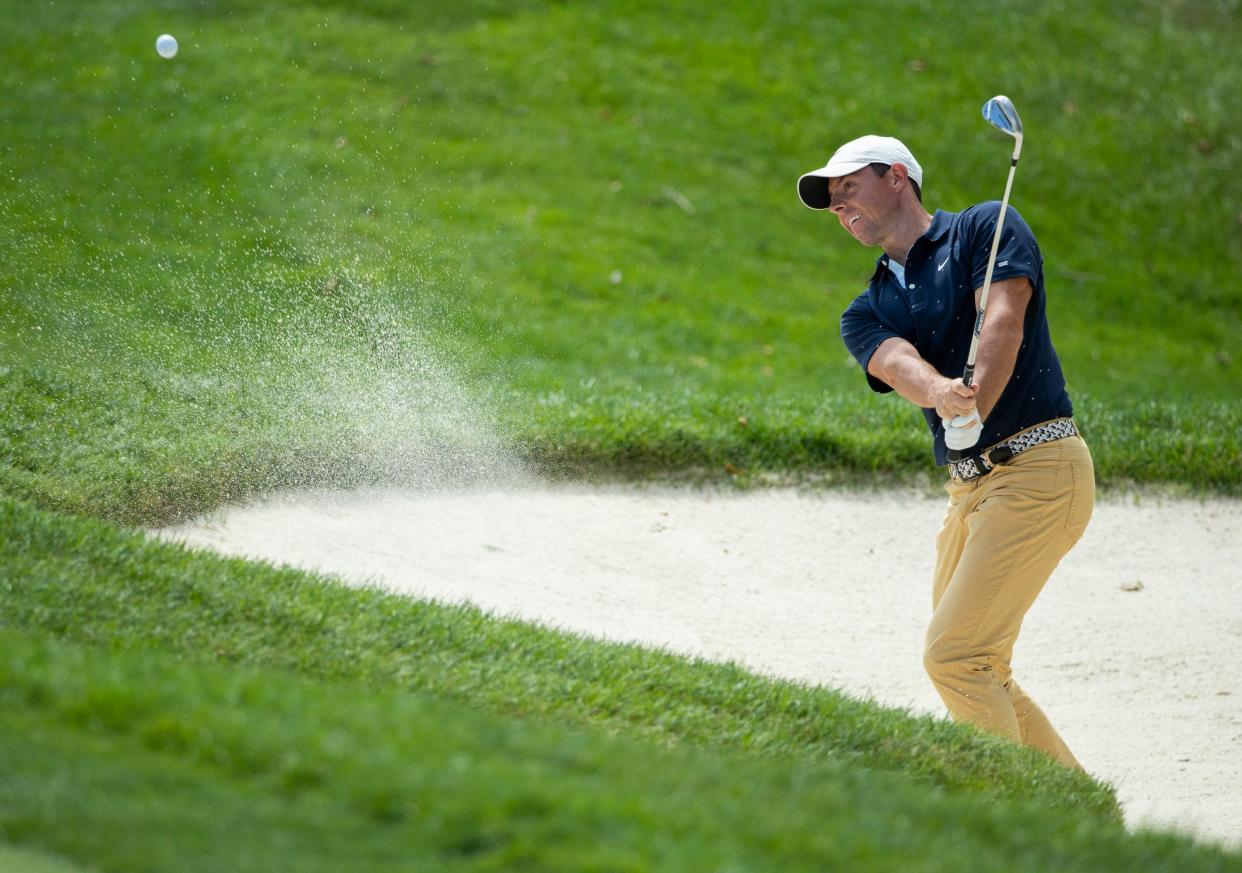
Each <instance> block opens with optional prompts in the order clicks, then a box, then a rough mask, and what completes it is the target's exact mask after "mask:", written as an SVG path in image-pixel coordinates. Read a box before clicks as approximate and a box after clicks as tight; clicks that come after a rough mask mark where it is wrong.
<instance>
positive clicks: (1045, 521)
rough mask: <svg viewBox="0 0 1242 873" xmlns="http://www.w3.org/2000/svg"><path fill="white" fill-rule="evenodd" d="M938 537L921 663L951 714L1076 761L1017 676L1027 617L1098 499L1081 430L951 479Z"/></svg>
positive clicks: (1066, 762) (1072, 764)
mask: <svg viewBox="0 0 1242 873" xmlns="http://www.w3.org/2000/svg"><path fill="white" fill-rule="evenodd" d="M948 490H949V493H950V505H949V511H948V514H947V516H946V519H945V527H944V529H942V531H941V534H940V537H939V538H938V540H937V565H936V578H935V580H934V584H933V616H932V622H931V625H930V627H929V628H928V632H927V642H926V648H925V651H924V663H925V665H926V667H927V671H928V674H929V675H930V676H931V678H932V681H933V683H934V684H935V685H936V689H937V691H939V693H940V695H941V698H942V699H943V700H944V702H945V705H946V706H947V707H948V709H949V712H950V713H952V714H953V716H954V718H957V719H958V720H961V721H968V722H971V723H973V724H977V725H979V726H980V727H982V728H984V729H986V730H990V731H993V732H994V733H999V734H1002V735H1003V736H1007V737H1009V738H1011V739H1012V740H1014V741H1015V742H1019V743H1026V744H1028V745H1031V746H1035V747H1037V748H1040V749H1042V750H1043V751H1045V752H1046V753H1047V754H1049V755H1051V756H1053V757H1054V758H1056V759H1057V760H1060V761H1062V762H1063V763H1065V764H1067V765H1069V766H1078V762H1077V761H1076V760H1075V759H1074V757H1073V755H1072V754H1071V753H1070V751H1069V749H1068V748H1067V747H1066V745H1065V742H1064V741H1063V740H1062V739H1061V737H1060V736H1059V735H1058V734H1057V733H1056V731H1055V729H1053V727H1052V725H1051V724H1050V723H1049V722H1048V719H1047V718H1046V717H1045V716H1044V714H1043V712H1042V711H1041V710H1040V709H1039V707H1038V706H1037V705H1036V704H1035V703H1034V701H1032V700H1031V699H1030V698H1029V697H1028V696H1027V695H1026V694H1025V693H1024V692H1022V690H1021V689H1020V688H1018V687H1017V686H1016V685H1014V684H1013V681H1012V676H1011V671H1010V660H1011V657H1012V653H1013V644H1014V642H1015V641H1016V640H1017V636H1018V632H1019V630H1020V629H1021V627H1022V619H1023V617H1024V616H1025V615H1026V612H1027V610H1028V609H1030V607H1031V605H1032V604H1033V603H1034V602H1035V598H1036V597H1037V596H1038V595H1039V592H1040V591H1041V590H1042V589H1043V586H1044V583H1045V582H1046V581H1047V579H1048V577H1049V576H1050V575H1051V574H1052V571H1053V570H1054V569H1055V568H1056V565H1057V564H1058V563H1059V562H1060V560H1061V557H1062V556H1063V555H1064V554H1065V553H1066V552H1067V551H1069V549H1070V547H1071V546H1073V544H1074V543H1075V542H1076V541H1077V540H1078V537H1079V536H1081V535H1082V532H1083V530H1084V529H1085V527H1086V522H1087V519H1088V518H1089V517H1090V513H1091V507H1092V505H1093V503H1094V479H1093V476H1092V471H1091V460H1090V454H1089V452H1088V451H1087V448H1086V445H1085V444H1084V443H1082V441H1081V440H1080V439H1078V438H1077V437H1071V438H1068V439H1065V440H1058V441H1056V442H1052V443H1047V444H1045V445H1042V446H1036V447H1035V448H1033V449H1029V450H1028V451H1026V452H1024V453H1022V454H1021V455H1019V456H1018V457H1017V458H1015V459H1014V460H1013V461H1011V462H1010V463H1009V464H1007V465H1004V466H1002V467H999V468H997V469H996V470H995V471H993V472H992V473H990V474H989V475H987V476H985V477H984V478H983V479H981V480H979V481H978V482H977V483H974V484H956V483H951V484H950V485H949V487H948Z"/></svg>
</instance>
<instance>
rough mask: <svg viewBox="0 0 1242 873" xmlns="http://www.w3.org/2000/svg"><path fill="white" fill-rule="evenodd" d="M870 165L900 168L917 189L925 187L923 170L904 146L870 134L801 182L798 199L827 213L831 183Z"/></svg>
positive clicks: (810, 173)
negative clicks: (830, 180) (832, 180)
mask: <svg viewBox="0 0 1242 873" xmlns="http://www.w3.org/2000/svg"><path fill="white" fill-rule="evenodd" d="M868 164H888V165H889V166H891V165H893V164H901V165H902V166H904V167H905V168H906V172H907V173H909V174H910V178H911V179H913V180H914V182H915V184H916V185H918V186H919V187H922V185H923V168H922V167H920V166H919V162H918V161H916V160H915V159H914V155H912V154H911V153H910V150H909V149H908V148H906V146H905V143H903V142H902V141H901V140H899V139H894V138H893V137H891V136H874V135H870V134H869V135H867V136H860V137H859V138H858V139H854V140H850V141H849V142H847V143H846V144H845V145H843V146H841V148H839V149H837V150H836V152H835V153H833V155H832V157H831V158H829V159H828V163H827V164H826V165H824V166H823V167H821V168H820V169H818V170H812V171H811V172H809V173H807V174H805V175H804V176H802V177H801V178H800V179H798V197H800V198H801V199H802V202H803V203H805V204H806V205H807V206H809V207H810V208H811V209H827V208H828V205H829V202H830V198H829V196H828V180H829V179H835V178H837V177H838V176H848V175H849V174H850V173H856V172H858V171H859V170H861V169H862V168H863V167H865V166H867V165H868Z"/></svg>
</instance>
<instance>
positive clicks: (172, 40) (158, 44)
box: [155, 33, 177, 58]
mask: <svg viewBox="0 0 1242 873" xmlns="http://www.w3.org/2000/svg"><path fill="white" fill-rule="evenodd" d="M155 50H156V51H157V52H159V53H160V57H161V58H171V57H176V55H177V38H176V37H174V36H173V35H172V34H168V33H165V34H162V35H161V36H160V37H159V39H157V40H156V41H155Z"/></svg>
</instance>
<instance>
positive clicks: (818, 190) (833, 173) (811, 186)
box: [798, 161, 867, 209]
mask: <svg viewBox="0 0 1242 873" xmlns="http://www.w3.org/2000/svg"><path fill="white" fill-rule="evenodd" d="M865 166H867V162H866V161H841V162H839V163H835V164H834V163H832V162H831V161H830V162H829V163H828V166H826V167H820V168H819V169H818V170H812V171H811V172H809V173H806V174H805V175H803V176H802V177H801V178H800V179H798V198H799V199H800V200H801V201H802V203H803V204H804V205H805V206H806V207H807V208H809V209H827V208H828V207H829V206H830V205H832V195H830V194H829V193H828V180H829V179H837V178H840V177H841V176H848V175H849V174H850V173H856V172H858V171H859V170H861V169H862V168H863V167H865Z"/></svg>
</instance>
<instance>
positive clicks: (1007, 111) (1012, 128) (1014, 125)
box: [983, 94, 1022, 161]
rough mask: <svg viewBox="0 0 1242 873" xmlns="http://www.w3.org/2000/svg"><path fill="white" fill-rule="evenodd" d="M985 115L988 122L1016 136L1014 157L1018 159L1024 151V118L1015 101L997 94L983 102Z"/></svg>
mask: <svg viewBox="0 0 1242 873" xmlns="http://www.w3.org/2000/svg"><path fill="white" fill-rule="evenodd" d="M983 117H984V118H986V119H987V121H988V124H990V125H992V126H993V127H997V128H1000V129H1001V130H1003V131H1004V132H1005V133H1007V134H1009V135H1010V136H1012V137H1013V138H1014V147H1013V159H1014V160H1015V161H1016V160H1017V159H1018V155H1019V153H1021V151H1022V119H1021V118H1019V117H1018V110H1017V109H1016V108H1014V105H1013V101H1012V100H1010V99H1009V98H1008V97H1006V96H1004V95H1003V94H997V95H996V96H995V97H993V98H992V99H991V100H989V101H988V102H987V103H984V104H983Z"/></svg>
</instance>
